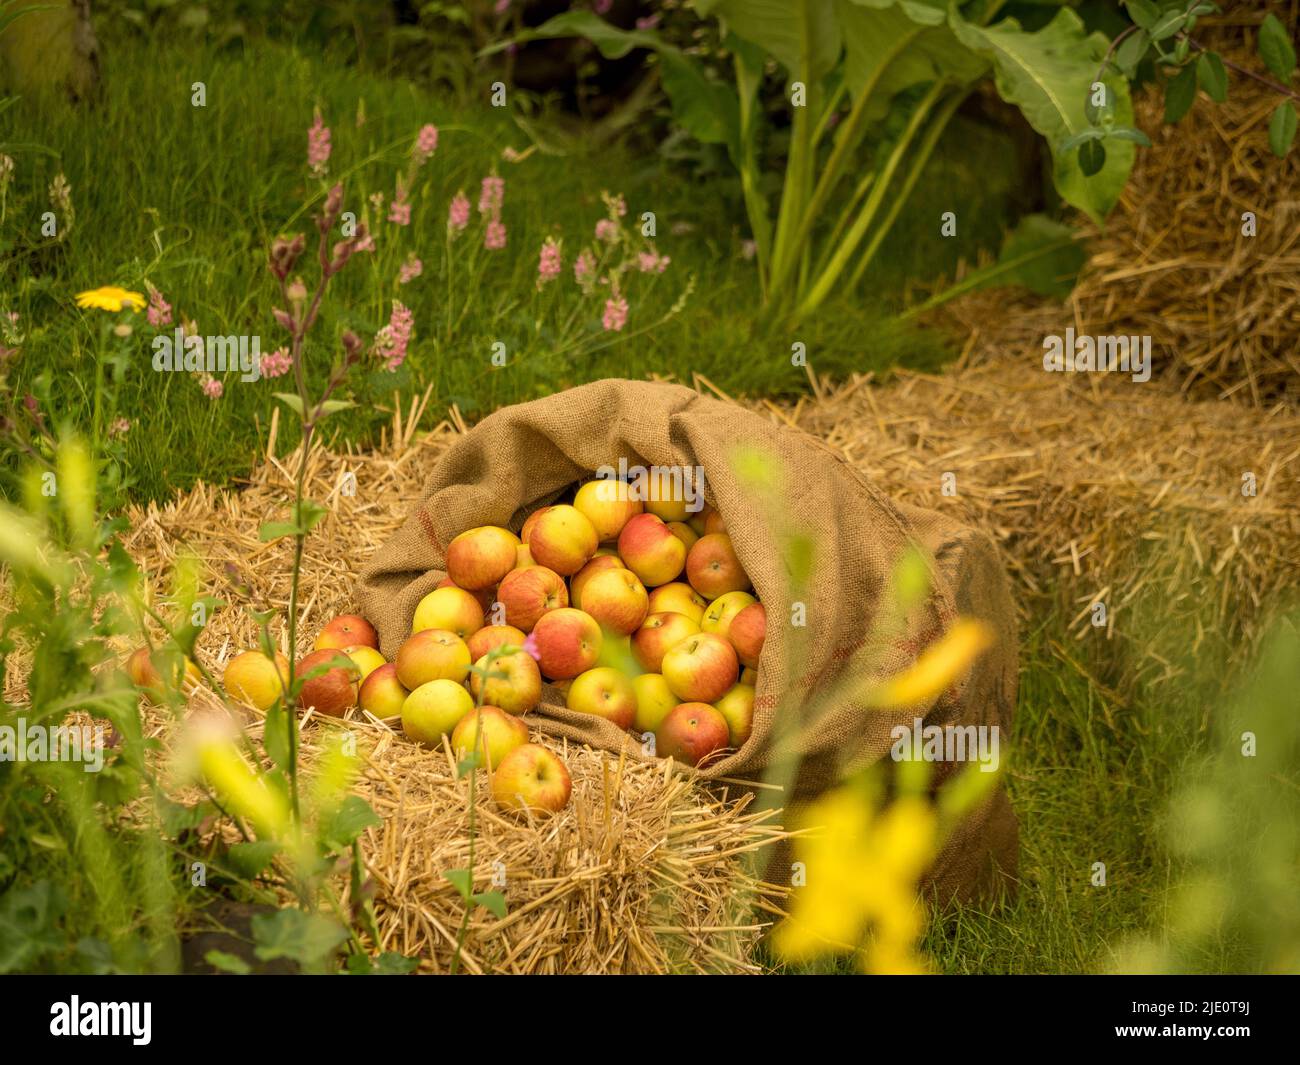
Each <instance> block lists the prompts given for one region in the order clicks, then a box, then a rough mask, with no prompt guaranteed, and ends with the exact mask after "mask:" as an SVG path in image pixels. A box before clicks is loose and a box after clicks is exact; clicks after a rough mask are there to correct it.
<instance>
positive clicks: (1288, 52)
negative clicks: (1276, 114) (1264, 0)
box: [1259, 12, 1295, 81]
mask: <svg viewBox="0 0 1300 1065" xmlns="http://www.w3.org/2000/svg"><path fill="white" fill-rule="evenodd" d="M1259 57H1260V59H1262V60H1264V65H1265V66H1266V67H1268V69H1269V70H1271V71H1272V72H1273V73H1274V74H1275V75H1277V77H1279V78H1281V79H1282V80H1283V81H1290V80H1291V75H1292V74H1293V73H1294V72H1295V46H1294V45H1293V44H1292V43H1291V38H1290V36H1289V35H1288V34H1287V32H1286V27H1285V26H1283V25H1282V23H1281V21H1280V20H1279V19H1278V17H1277V16H1276V15H1274V14H1273V13H1272V12H1269V13H1268V14H1267V15H1265V16H1264V21H1263V22H1262V23H1260V26H1259Z"/></svg>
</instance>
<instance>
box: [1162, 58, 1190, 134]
mask: <svg viewBox="0 0 1300 1065" xmlns="http://www.w3.org/2000/svg"><path fill="white" fill-rule="evenodd" d="M1195 102H1196V67H1195V65H1194V64H1191V63H1189V64H1188V65H1187V66H1185V67H1183V69H1182V70H1180V71H1179V72H1178V73H1177V74H1176V75H1174V77H1173V78H1171V79H1170V80H1169V83H1168V84H1167V85H1165V121H1166V122H1168V123H1170V124H1171V125H1172V124H1173V123H1175V122H1178V121H1180V120H1181V119H1182V117H1183V115H1185V114H1187V112H1188V111H1190V110H1191V109H1192V104H1194V103H1195Z"/></svg>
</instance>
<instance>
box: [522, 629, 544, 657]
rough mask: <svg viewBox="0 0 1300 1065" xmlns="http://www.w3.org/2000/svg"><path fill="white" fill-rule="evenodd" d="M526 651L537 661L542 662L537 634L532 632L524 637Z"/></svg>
mask: <svg viewBox="0 0 1300 1065" xmlns="http://www.w3.org/2000/svg"><path fill="white" fill-rule="evenodd" d="M524 650H525V651H526V652H527V653H528V654H530V655H532V656H533V658H535V659H536V660H537V661H539V662H540V661H541V660H542V652H541V651H539V650H538V649H537V633H535V632H530V633H529V634H528V635H527V636H525V637H524Z"/></svg>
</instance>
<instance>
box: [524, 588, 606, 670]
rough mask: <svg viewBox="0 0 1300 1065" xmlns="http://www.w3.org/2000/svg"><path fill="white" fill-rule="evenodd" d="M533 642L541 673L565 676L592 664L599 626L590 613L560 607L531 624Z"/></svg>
mask: <svg viewBox="0 0 1300 1065" xmlns="http://www.w3.org/2000/svg"><path fill="white" fill-rule="evenodd" d="M533 643H534V646H535V647H536V649H537V665H538V666H539V667H540V668H541V671H542V676H544V677H549V678H550V679H552V680H568V679H569V678H570V677H576V676H577V675H578V674H579V673H585V672H586V671H587V670H589V669H591V667H592V666H594V665H595V664H596V659H597V658H598V657H599V656H600V644H601V635H600V626H599V625H598V624H596V619H595V618H593V617H592V616H591V615H590V614H586V613H584V612H583V611H581V610H574V609H573V607H567V606H566V607H562V608H561V609H559V610H552V611H551V612H550V613H548V614H543V615H542V618H541V620H539V621H538V622H537V624H536V625H534V626H533Z"/></svg>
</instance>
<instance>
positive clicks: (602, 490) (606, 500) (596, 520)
mask: <svg viewBox="0 0 1300 1065" xmlns="http://www.w3.org/2000/svg"><path fill="white" fill-rule="evenodd" d="M573 506H574V508H575V509H576V510H578V511H581V512H582V514H583V515H584V516H585V517H586V519H587V520H588V521H589V522H591V524H592V527H593V528H594V529H595V530H596V539H597V540H599V541H600V542H601V543H604V542H605V541H607V540H615V539H617V538H618V534H619V533H621V532H622V531H623V526H625V525H626V524H627V523H628V521H630V520H631V519H632V518H634V517H635V516H636V515H638V514H640V513H641V511H642V509H643V507H642V504H641V501H640V500H639V499H633V498H632V497H631V492H630V491H629V490H628V486H627V484H626V482H624V481H620V480H617V479H615V478H609V479H601V480H596V481H588V482H587V483H586V484H584V485H583V486H582V487H581V488H579V489H578V491H577V494H576V495H575V496H574V497H573Z"/></svg>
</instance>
